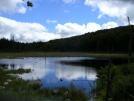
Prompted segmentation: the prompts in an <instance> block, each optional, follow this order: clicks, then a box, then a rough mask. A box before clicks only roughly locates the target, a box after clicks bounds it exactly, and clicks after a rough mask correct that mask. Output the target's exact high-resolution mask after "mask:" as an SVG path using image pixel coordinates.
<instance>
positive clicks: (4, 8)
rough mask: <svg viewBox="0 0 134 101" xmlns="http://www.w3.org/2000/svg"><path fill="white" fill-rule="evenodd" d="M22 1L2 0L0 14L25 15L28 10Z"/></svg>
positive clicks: (0, 1)
mask: <svg viewBox="0 0 134 101" xmlns="http://www.w3.org/2000/svg"><path fill="white" fill-rule="evenodd" d="M24 3H25V2H24V1H22V0H0V12H5V13H7V12H8V13H15V12H17V13H25V12H26V8H25V7H24V6H23V4H24Z"/></svg>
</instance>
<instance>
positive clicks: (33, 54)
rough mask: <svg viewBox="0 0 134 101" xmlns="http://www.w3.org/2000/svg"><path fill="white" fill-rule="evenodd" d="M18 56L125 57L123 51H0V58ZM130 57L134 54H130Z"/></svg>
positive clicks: (126, 55)
mask: <svg viewBox="0 0 134 101" xmlns="http://www.w3.org/2000/svg"><path fill="white" fill-rule="evenodd" d="M20 57H97V58H127V57H128V54H127V53H126V54H125V53H124V54H121V53H88V52H21V53H0V58H20ZM132 57H134V55H133V54H132Z"/></svg>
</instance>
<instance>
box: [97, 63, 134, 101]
mask: <svg viewBox="0 0 134 101" xmlns="http://www.w3.org/2000/svg"><path fill="white" fill-rule="evenodd" d="M107 69H108V66H106V67H105V68H102V69H101V70H99V71H98V79H97V88H96V90H97V95H98V97H99V99H100V100H102V101H104V100H105V97H106V86H107V80H108V77H107ZM112 76H113V77H112ZM109 78H110V87H109V89H110V94H109V99H110V98H112V99H113V101H133V100H134V87H133V85H134V63H132V64H125V65H118V66H115V65H112V66H111V70H110V77H109Z"/></svg>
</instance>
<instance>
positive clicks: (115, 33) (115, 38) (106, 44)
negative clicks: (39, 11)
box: [0, 25, 134, 53]
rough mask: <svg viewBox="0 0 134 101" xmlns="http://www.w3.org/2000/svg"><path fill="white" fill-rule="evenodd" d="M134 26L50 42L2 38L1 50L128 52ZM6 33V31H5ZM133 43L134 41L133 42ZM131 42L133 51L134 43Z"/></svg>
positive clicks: (133, 36) (133, 35)
mask: <svg viewBox="0 0 134 101" xmlns="http://www.w3.org/2000/svg"><path fill="white" fill-rule="evenodd" d="M133 32H134V26H133V25H131V26H120V27H116V28H111V29H103V30H98V31H96V32H88V33H85V34H83V35H79V36H73V37H69V38H62V39H55V40H50V41H48V42H42V41H39V42H32V43H22V42H18V41H16V40H14V38H11V39H10V40H9V39H6V38H1V39H0V52H99V53H127V52H128V47H129V41H130V34H131V40H132V41H133V40H134V34H133ZM3 34H4V33H3ZM132 43H133V42H132ZM132 43H131V46H132V51H133V50H134V45H133V44H132Z"/></svg>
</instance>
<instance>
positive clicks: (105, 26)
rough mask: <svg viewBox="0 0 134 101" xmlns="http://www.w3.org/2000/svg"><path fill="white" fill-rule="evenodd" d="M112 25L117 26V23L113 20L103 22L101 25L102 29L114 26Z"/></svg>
mask: <svg viewBox="0 0 134 101" xmlns="http://www.w3.org/2000/svg"><path fill="white" fill-rule="evenodd" d="M114 27H118V24H117V23H115V22H108V23H104V24H103V25H102V28H103V29H110V28H114Z"/></svg>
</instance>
